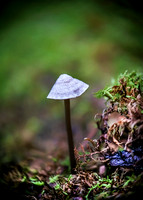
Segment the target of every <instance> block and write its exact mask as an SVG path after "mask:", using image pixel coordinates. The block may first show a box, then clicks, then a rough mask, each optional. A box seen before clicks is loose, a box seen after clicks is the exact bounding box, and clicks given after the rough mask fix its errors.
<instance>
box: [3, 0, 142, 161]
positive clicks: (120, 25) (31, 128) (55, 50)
mask: <svg viewBox="0 0 143 200" xmlns="http://www.w3.org/2000/svg"><path fill="white" fill-rule="evenodd" d="M5 2H7V1H5ZM135 5H137V4H135ZM135 5H134V4H132V1H131V2H130V1H119V0H118V1H116V3H115V2H114V1H104V0H101V1H98V0H97V1H85V0H77V1H76V0H73V1H55V0H54V1H48V0H47V1H46V0H45V1H44V0H42V1H40V0H39V1H38V0H36V1H32V0H30V1H20V2H19V1H10V2H7V4H5V5H4V6H3V7H1V13H0V15H1V16H0V148H1V149H0V160H1V162H7V161H10V160H20V159H21V158H22V156H23V155H26V156H28V155H29V152H30V151H29V150H30V149H31V148H32V149H33V148H38V149H40V150H42V151H45V152H47V153H50V152H51V151H52V150H54V149H57V146H58V148H61V149H62V148H65V149H66V148H67V144H66V143H65V139H66V132H65V125H64V107H63V102H61V101H54V100H53V101H52V100H48V99H46V96H47V95H48V93H49V91H50V89H51V87H52V85H53V84H54V82H55V81H56V79H57V78H58V76H59V75H60V74H63V73H67V74H69V75H71V76H73V77H75V78H78V79H80V80H82V81H84V82H86V83H87V84H89V85H90V87H89V89H88V90H87V92H86V93H84V94H83V95H82V96H81V97H79V98H77V99H74V100H72V102H71V109H72V126H73V132H74V139H75V144H76V146H78V145H79V143H80V142H82V141H83V138H84V137H87V136H89V137H90V136H91V137H93V136H95V135H94V134H95V133H96V129H95V125H94V115H95V114H96V113H97V112H102V109H103V108H104V100H103V99H101V100H99V99H95V98H94V97H93V93H94V92H96V91H97V90H99V89H101V88H103V87H104V86H105V85H107V84H110V82H111V80H112V78H116V77H117V76H118V75H119V73H123V72H124V71H125V70H128V71H132V70H136V71H138V72H142V68H143V57H142V56H143V14H142V11H141V10H140V7H139V6H138V7H135Z"/></svg>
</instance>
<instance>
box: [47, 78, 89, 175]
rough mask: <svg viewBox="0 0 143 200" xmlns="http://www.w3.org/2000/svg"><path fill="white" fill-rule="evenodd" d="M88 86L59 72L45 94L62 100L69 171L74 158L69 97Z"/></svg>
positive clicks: (72, 167)
mask: <svg viewBox="0 0 143 200" xmlns="http://www.w3.org/2000/svg"><path fill="white" fill-rule="evenodd" d="M88 87H89V85H87V84H86V83H84V82H82V81H80V80H78V79H75V78H73V77H71V76H69V75H67V74H61V75H60V76H59V78H58V79H57V81H56V82H55V84H54V85H53V87H52V89H51V91H50V93H49V94H48V96H47V98H48V99H55V100H64V105H65V122H66V129H67V138H68V147H69V157H70V166H71V173H74V169H75V167H76V160H75V155H74V141H73V135H72V128H71V117H70V99H73V98H76V97H78V96H80V95H81V94H83V93H84V92H85V91H86V90H87V88H88Z"/></svg>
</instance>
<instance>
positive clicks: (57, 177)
mask: <svg viewBox="0 0 143 200" xmlns="http://www.w3.org/2000/svg"><path fill="white" fill-rule="evenodd" d="M58 179H59V175H55V176H50V177H49V184H50V183H55V182H56V181H58Z"/></svg>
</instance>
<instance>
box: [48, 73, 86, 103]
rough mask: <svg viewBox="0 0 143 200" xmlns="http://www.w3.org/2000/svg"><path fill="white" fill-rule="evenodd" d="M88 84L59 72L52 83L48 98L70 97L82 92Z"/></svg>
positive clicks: (61, 98)
mask: <svg viewBox="0 0 143 200" xmlns="http://www.w3.org/2000/svg"><path fill="white" fill-rule="evenodd" d="M88 87H89V85H87V84H86V83H84V82H82V81H80V80H78V79H76V78H73V77H71V76H69V75H67V74H61V75H60V76H59V78H58V79H57V81H56V82H55V84H54V85H53V87H52V89H51V91H50V93H49V94H48V96H47V98H48V99H57V100H63V99H71V98H76V97H78V96H80V95H81V94H83V93H84V92H85V91H86V90H87V88H88Z"/></svg>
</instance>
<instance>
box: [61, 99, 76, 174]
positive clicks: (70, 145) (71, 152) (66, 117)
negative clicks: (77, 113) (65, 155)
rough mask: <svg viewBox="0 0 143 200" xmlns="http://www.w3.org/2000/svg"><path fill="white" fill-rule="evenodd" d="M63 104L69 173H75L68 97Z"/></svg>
mask: <svg viewBox="0 0 143 200" xmlns="http://www.w3.org/2000/svg"><path fill="white" fill-rule="evenodd" d="M64 104H65V120H66V129H67V137H68V146H69V156H70V166H71V173H75V171H74V169H75V167H76V160H75V155H74V142H73V135H72V128H71V118H70V99H65V100H64Z"/></svg>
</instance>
